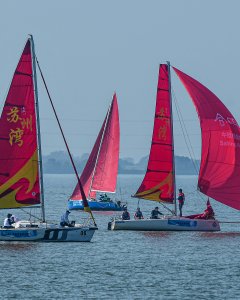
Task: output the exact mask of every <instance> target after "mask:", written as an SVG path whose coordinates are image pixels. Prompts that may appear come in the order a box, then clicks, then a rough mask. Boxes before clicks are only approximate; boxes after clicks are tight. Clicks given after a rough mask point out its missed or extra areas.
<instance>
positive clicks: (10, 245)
mask: <svg viewBox="0 0 240 300" xmlns="http://www.w3.org/2000/svg"><path fill="white" fill-rule="evenodd" d="M37 247H38V246H37V243H28V242H0V251H1V250H8V251H29V250H30V251H32V250H33V249H34V248H37Z"/></svg>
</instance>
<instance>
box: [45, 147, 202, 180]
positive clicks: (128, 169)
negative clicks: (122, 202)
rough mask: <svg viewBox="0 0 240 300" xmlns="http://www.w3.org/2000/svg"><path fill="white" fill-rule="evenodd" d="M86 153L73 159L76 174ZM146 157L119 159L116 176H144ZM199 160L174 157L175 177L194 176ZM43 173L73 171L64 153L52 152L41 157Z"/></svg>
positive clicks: (85, 158) (80, 168)
mask: <svg viewBox="0 0 240 300" xmlns="http://www.w3.org/2000/svg"><path fill="white" fill-rule="evenodd" d="M88 156H89V154H88V153H85V154H83V155H82V156H81V157H74V162H75V164H76V167H77V170H78V173H79V174H81V173H82V170H83V168H84V166H85V164H86V162H87V160H88ZM147 164H148V156H144V157H142V158H141V159H140V160H139V161H138V162H136V163H135V162H134V159H133V158H131V157H129V158H120V159H119V167H118V174H126V175H144V174H145V172H146V169H147ZM199 165H200V162H199V160H195V161H192V160H191V159H190V158H189V157H185V156H175V167H176V174H177V175H196V168H197V169H199ZM43 171H44V173H45V174H73V173H74V172H73V169H72V166H71V163H70V161H69V157H68V155H67V153H66V152H65V151H56V152H52V153H50V154H49V155H45V156H44V157H43Z"/></svg>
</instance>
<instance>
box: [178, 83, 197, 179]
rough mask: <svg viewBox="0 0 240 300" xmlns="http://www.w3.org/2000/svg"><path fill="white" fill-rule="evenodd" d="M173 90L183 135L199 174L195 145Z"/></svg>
mask: <svg viewBox="0 0 240 300" xmlns="http://www.w3.org/2000/svg"><path fill="white" fill-rule="evenodd" d="M172 92H173V93H172V94H173V99H174V103H175V107H176V111H177V115H178V118H179V123H180V126H181V129H182V132H183V137H184V140H185V143H186V146H187V148H188V151H189V155H190V157H191V160H192V163H193V166H194V169H195V171H196V174H198V173H199V166H197V164H196V158H195V154H194V150H193V146H192V143H191V141H190V138H189V135H188V131H187V128H186V126H185V123H184V121H183V117H182V113H181V110H180V107H179V105H178V101H177V97H176V95H175V92H174V90H173V89H172Z"/></svg>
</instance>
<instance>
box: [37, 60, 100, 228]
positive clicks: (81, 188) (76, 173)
mask: <svg viewBox="0 0 240 300" xmlns="http://www.w3.org/2000/svg"><path fill="white" fill-rule="evenodd" d="M35 57H36V62H37V66H38V69H39V72H40V75H41V77H42V80H43V83H44V86H45V89H46V92H47V94H48V98H49V101H50V103H51V106H52V109H53V112H54V115H55V117H56V120H57V123H58V126H59V129H60V131H61V134H62V137H63V140H64V143H65V146H66V148H67V151H68V155H69V158H70V160H71V163H72V166H73V169H74V172H75V175H76V177H77V181H78V185H79V188H80V191H81V194H82V198H83V203H84V202H85V203H86V204H85V203H84V208H87V209H88V212H89V213H90V215H91V218H92V220H93V222H94V225H95V226H96V227H97V224H96V221H95V218H94V216H93V214H92V211H91V209H90V207H89V205H88V201H87V197H86V195H85V192H84V189H83V186H82V183H81V181H80V178H79V176H78V172H77V169H76V166H75V164H74V161H73V158H72V154H71V152H70V149H69V147H68V144H67V140H66V138H65V135H64V133H63V130H62V127H61V124H60V122H59V119H58V116H57V112H56V110H55V107H54V105H53V102H52V98H51V96H50V93H49V90H48V87H47V84H46V81H45V79H44V77H43V73H42V70H41V68H40V65H39V62H38V59H37V56H36V55H35Z"/></svg>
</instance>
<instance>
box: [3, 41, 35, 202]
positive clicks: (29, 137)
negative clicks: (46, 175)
mask: <svg viewBox="0 0 240 300" xmlns="http://www.w3.org/2000/svg"><path fill="white" fill-rule="evenodd" d="M39 203H40V185H39V176H38V152H37V133H36V115H35V101H34V85H33V72H32V53H31V44H30V40H28V41H27V43H26V46H25V48H24V50H23V53H22V56H21V58H20V61H19V63H18V65H17V68H16V71H15V73H14V76H13V79H12V83H11V86H10V89H9V91H8V95H7V98H6V101H5V104H4V107H3V111H2V115H1V119H0V208H15V207H21V206H28V205H33V204H39Z"/></svg>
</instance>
